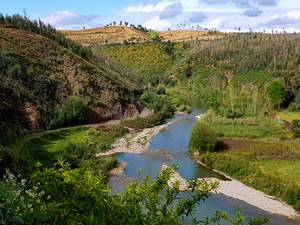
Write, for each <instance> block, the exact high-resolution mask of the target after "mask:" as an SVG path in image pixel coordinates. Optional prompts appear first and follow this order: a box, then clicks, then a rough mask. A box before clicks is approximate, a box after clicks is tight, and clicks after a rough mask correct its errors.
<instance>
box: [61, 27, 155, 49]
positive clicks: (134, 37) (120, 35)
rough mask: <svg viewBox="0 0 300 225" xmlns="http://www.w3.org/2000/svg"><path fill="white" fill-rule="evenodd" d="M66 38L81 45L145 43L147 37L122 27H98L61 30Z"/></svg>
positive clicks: (139, 32)
mask: <svg viewBox="0 0 300 225" xmlns="http://www.w3.org/2000/svg"><path fill="white" fill-rule="evenodd" d="M61 32H62V33H63V34H64V35H65V36H66V37H68V38H70V39H71V40H74V41H76V42H79V43H81V44H83V45H90V44H112V43H123V42H124V41H134V42H145V41H148V40H149V37H148V36H147V35H146V34H145V33H143V32H141V31H138V30H136V29H133V28H129V27H124V26H123V27H122V26H114V27H113V26H112V27H100V28H93V29H86V30H74V31H72V30H62V31H61Z"/></svg>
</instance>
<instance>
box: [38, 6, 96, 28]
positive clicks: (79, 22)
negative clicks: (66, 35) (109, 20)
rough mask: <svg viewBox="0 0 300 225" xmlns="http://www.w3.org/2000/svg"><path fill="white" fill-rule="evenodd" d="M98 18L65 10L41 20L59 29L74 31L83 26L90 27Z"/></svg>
mask: <svg viewBox="0 0 300 225" xmlns="http://www.w3.org/2000/svg"><path fill="white" fill-rule="evenodd" d="M97 18H99V16H97V15H81V14H77V13H74V12H70V11H67V10H64V11H59V12H54V13H51V14H49V15H47V16H44V17H42V18H41V20H42V21H43V22H45V23H49V24H51V25H53V26H55V27H56V28H58V29H72V28H78V27H82V26H87V27H89V26H90V25H92V24H93V22H94V21H95V19H97Z"/></svg>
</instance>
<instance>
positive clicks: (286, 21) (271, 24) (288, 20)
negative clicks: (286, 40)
mask: <svg viewBox="0 0 300 225" xmlns="http://www.w3.org/2000/svg"><path fill="white" fill-rule="evenodd" d="M258 27H266V28H277V29H278V28H283V27H286V28H294V29H300V9H298V10H292V11H288V12H286V13H284V14H282V15H277V16H275V17H273V18H272V19H271V20H269V21H267V22H265V23H261V24H259V25H258Z"/></svg>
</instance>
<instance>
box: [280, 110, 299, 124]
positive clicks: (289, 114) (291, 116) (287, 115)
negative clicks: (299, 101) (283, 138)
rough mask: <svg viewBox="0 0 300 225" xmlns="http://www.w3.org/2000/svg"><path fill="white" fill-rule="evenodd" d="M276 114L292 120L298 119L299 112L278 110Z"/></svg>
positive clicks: (283, 118)
mask: <svg viewBox="0 0 300 225" xmlns="http://www.w3.org/2000/svg"><path fill="white" fill-rule="evenodd" d="M277 115H278V116H279V117H280V119H282V120H286V121H289V122H292V121H293V120H300V113H299V112H289V111H281V112H278V113H277Z"/></svg>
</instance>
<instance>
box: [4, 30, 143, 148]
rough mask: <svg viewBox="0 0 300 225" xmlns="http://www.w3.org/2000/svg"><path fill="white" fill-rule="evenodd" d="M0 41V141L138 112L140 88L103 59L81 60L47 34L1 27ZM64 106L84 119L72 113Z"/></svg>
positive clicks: (90, 57)
mask: <svg viewBox="0 0 300 225" xmlns="http://www.w3.org/2000/svg"><path fill="white" fill-rule="evenodd" d="M11 27H13V26H11ZM0 43H1V55H0V58H1V65H0V73H1V76H0V100H1V107H0V118H1V119H0V131H1V134H2V137H5V140H4V139H1V140H0V143H2V144H4V142H9V141H10V140H13V139H14V138H15V137H17V136H19V135H20V134H22V133H24V131H36V130H41V129H48V128H51V127H53V126H54V127H56V126H63V125H64V123H65V122H66V125H70V124H72V123H80V122H101V121H106V120H110V119H117V118H123V117H124V116H131V115H133V114H136V113H137V112H138V109H137V106H136V94H137V93H138V89H137V88H136V85H135V84H134V83H132V82H131V81H130V80H128V79H127V78H126V77H125V76H123V75H122V71H117V70H114V69H112V68H111V67H110V66H109V65H106V64H105V63H104V62H99V63H97V59H98V58H99V57H98V58H97V57H96V56H93V55H91V56H89V59H88V60H86V59H83V58H82V57H80V56H79V55H77V54H75V53H74V52H73V51H71V50H69V49H66V48H65V47H64V46H62V45H60V44H58V43H57V42H56V41H53V40H50V39H49V38H47V37H45V36H42V35H39V34H36V33H33V32H30V31H26V30H22V29H15V28H9V27H7V26H6V27H5V26H2V27H0ZM69 46H70V44H69ZM76 49H80V48H76ZM103 61H104V60H103ZM124 73H125V72H124ZM66 107H69V108H70V107H71V108H72V109H73V112H72V113H73V114H75V113H79V115H80V116H81V117H80V120H78V121H76V119H75V120H74V118H72V116H73V115H68V110H66V111H64V110H65V109H67V108H66ZM75 109H76V110H77V109H78V111H76V110H75ZM74 110H75V111H74ZM69 117H70V118H69Z"/></svg>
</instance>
